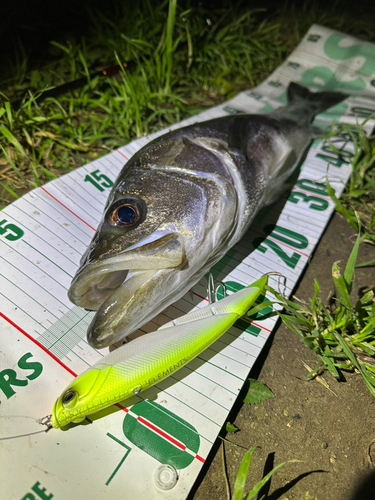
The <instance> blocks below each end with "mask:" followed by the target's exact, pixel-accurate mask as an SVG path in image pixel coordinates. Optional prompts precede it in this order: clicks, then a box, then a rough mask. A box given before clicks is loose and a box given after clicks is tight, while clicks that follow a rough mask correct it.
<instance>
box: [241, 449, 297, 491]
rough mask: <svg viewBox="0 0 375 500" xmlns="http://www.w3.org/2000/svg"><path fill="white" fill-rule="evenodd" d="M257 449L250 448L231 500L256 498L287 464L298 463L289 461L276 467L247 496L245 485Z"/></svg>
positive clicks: (242, 464)
mask: <svg viewBox="0 0 375 500" xmlns="http://www.w3.org/2000/svg"><path fill="white" fill-rule="evenodd" d="M256 449H257V447H256V446H254V447H253V448H250V449H249V450H248V451H247V452H246V453H245V455H244V457H243V459H242V461H241V464H240V467H239V469H238V473H237V476H236V480H235V483H234V490H233V495H232V497H231V500H242V499H244V500H251V498H255V497H256V496H257V495H258V494H259V493H260V491H261V490H262V488H263V486H264V485H265V484H267V483H268V481H269V480H270V479H271V477H272V476H273V475H274V474H275V472H277V471H278V470H279V469H280V468H281V467H283V466H284V465H285V464H287V463H293V462H298V460H288V461H287V462H283V463H281V464H278V465H276V467H274V468H273V469H272V470H271V471H270V472H269V473H268V474H266V475H265V476H264V477H263V478H262V479H261V480H260V481H258V482H257V483H256V484H255V485H254V486H253V487H252V488H251V490H250V491H249V492H248V493H247V494H245V483H246V478H247V475H248V472H249V467H250V463H251V459H252V455H253V453H254V451H255V450H256ZM264 498H265V495H263V496H262V497H261V498H260V499H259V500H262V499H264Z"/></svg>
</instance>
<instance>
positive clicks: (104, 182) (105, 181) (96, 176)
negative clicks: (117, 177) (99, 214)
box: [85, 170, 113, 192]
mask: <svg viewBox="0 0 375 500" xmlns="http://www.w3.org/2000/svg"><path fill="white" fill-rule="evenodd" d="M97 181H98V182H97ZM85 182H91V184H92V185H93V186H95V187H96V189H99V191H101V192H103V191H104V188H110V187H112V186H113V182H112V181H111V179H109V178H108V177H107V176H106V175H104V174H101V173H100V170H95V171H94V172H91V174H88V175H86V177H85Z"/></svg>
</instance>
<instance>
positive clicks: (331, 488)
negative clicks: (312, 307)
mask: <svg viewBox="0 0 375 500" xmlns="http://www.w3.org/2000/svg"><path fill="white" fill-rule="evenodd" d="M354 241H355V235H354V230H353V229H352V228H350V227H349V225H348V224H347V223H346V221H345V220H344V219H343V218H342V217H341V216H339V215H337V214H336V215H335V216H334V217H333V219H332V220H331V222H330V224H329V226H328V228H327V230H326V231H325V233H324V235H323V238H322V239H321V241H320V243H319V245H318V247H317V249H316V251H315V254H314V257H313V259H312V262H311V264H312V268H313V269H314V272H315V273H316V276H317V278H318V280H319V283H320V285H321V288H322V294H323V295H322V296H323V298H324V299H325V298H326V297H327V296H328V293H329V291H330V290H331V289H333V282H332V277H331V268H332V264H333V262H335V261H337V260H342V261H343V263H342V267H344V263H346V260H347V258H348V256H349V254H350V252H351V249H352V247H353V243H354ZM374 258H375V248H374V247H371V246H369V245H361V247H360V252H359V259H358V262H366V261H369V260H371V259H374ZM355 285H356V288H357V289H358V287H359V286H365V285H367V286H368V285H375V271H374V268H366V269H357V270H356V282H355ZM295 295H296V296H297V297H298V298H299V299H302V300H307V299H308V298H309V297H312V295H313V277H312V273H311V272H310V271H309V269H307V270H306V271H305V273H304V275H303V278H302V280H301V281H300V283H299V286H298V288H297V290H296V291H295ZM314 359H318V357H317V356H316V355H315V353H314V352H312V351H310V350H309V349H308V348H307V347H306V346H305V345H304V344H303V343H302V342H301V340H300V338H299V337H298V336H297V335H296V334H295V333H293V332H291V331H290V330H288V329H287V328H286V327H285V326H284V325H281V324H280V325H279V327H278V328H277V330H276V333H275V334H274V335H273V336H272V337H271V338H270V340H269V342H268V344H267V345H266V346H265V348H264V350H263V352H262V356H261V359H259V360H258V361H257V364H256V366H255V367H254V369H253V370H252V371H251V373H250V377H251V378H257V379H258V380H260V381H261V382H263V383H264V384H266V385H267V386H268V387H269V388H270V389H271V390H272V391H273V393H274V394H275V397H274V398H273V399H270V400H268V401H264V402H262V403H260V404H259V405H247V404H244V405H241V401H242V399H243V395H242V396H240V398H239V399H238V401H237V405H236V407H235V408H234V409H233V411H232V413H231V414H230V415H229V418H228V421H229V422H231V423H234V424H235V425H236V426H237V427H238V428H239V431H238V432H236V433H235V434H225V433H222V436H223V437H226V439H228V440H229V441H231V442H233V443H235V444H236V445H239V446H235V445H234V444H233V445H231V444H229V443H227V442H226V443H225V445H224V446H225V457H226V460H225V461H226V467H227V473H228V477H229V482H230V489H231V493H233V485H234V480H235V477H236V473H237V471H238V468H239V465H240V463H241V460H242V458H243V455H244V453H245V452H246V451H247V450H248V449H249V448H250V447H252V446H260V447H261V449H259V450H256V451H255V453H254V454H253V460H252V464H251V466H250V473H249V475H248V478H247V483H246V484H247V488H246V493H247V492H248V491H250V489H251V487H252V486H253V485H254V484H255V483H257V482H258V481H259V480H260V479H261V478H262V477H263V475H264V474H265V473H267V472H269V471H270V470H271V469H272V467H273V466H275V465H277V464H279V463H281V462H285V461H286V460H291V459H298V460H300V461H301V462H299V463H292V464H287V465H285V466H284V467H282V468H281V469H280V470H279V471H278V472H277V473H276V474H275V475H274V476H273V477H272V479H271V483H270V484H269V486H268V487H266V489H264V490H262V492H261V493H262V494H266V496H265V499H267V500H277V499H280V500H354V499H355V500H367V499H375V472H374V471H373V470H371V469H370V466H369V463H368V460H367V453H368V447H369V444H370V442H371V441H372V440H373V439H374V438H375V421H374V414H375V399H374V398H373V397H372V396H371V395H370V393H369V391H368V390H367V388H366V386H365V384H364V382H363V380H362V378H361V376H360V375H358V374H351V373H349V374H345V381H344V382H340V383H339V382H336V381H335V380H334V379H333V378H332V377H331V376H330V375H329V373H327V372H326V373H324V374H323V378H324V379H325V380H326V381H327V382H328V384H329V387H330V389H332V391H334V393H335V395H334V394H333V393H332V392H330V391H329V390H328V389H327V388H325V387H324V386H323V385H321V384H320V383H319V382H318V381H316V380H314V381H307V380H306V375H307V373H308V372H307V370H306V368H305V367H304V366H303V363H302V361H304V362H305V363H307V364H308V365H310V366H314V365H313V364H312V362H311V360H314ZM262 494H260V495H259V496H258V498H257V500H260V498H261V497H262ZM227 498H228V497H227V492H226V486H225V480H224V474H223V459H222V441H220V440H217V446H216V449H214V450H213V451H212V454H211V456H210V459H209V460H208V467H207V466H206V467H205V469H204V470H203V471H202V474H201V476H200V478H199V480H198V481H197V483H196V485H195V489H194V490H193V491H192V492H191V494H190V496H189V500H193V499H194V500H207V499H215V500H227Z"/></svg>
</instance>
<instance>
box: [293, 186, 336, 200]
mask: <svg viewBox="0 0 375 500" xmlns="http://www.w3.org/2000/svg"><path fill="white" fill-rule="evenodd" d="M293 191H298V192H299V193H303V194H308V195H309V196H315V197H316V198H321V199H322V200H325V199H327V200H330V199H331V197H330V196H329V195H328V194H318V193H312V192H311V191H307V189H302V188H300V187H299V186H294V187H293Z"/></svg>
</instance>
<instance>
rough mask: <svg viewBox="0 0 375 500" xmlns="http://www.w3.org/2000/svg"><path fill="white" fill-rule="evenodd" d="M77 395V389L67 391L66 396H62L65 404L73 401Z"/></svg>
mask: <svg viewBox="0 0 375 500" xmlns="http://www.w3.org/2000/svg"><path fill="white" fill-rule="evenodd" d="M76 396H77V393H76V392H75V391H66V393H65V394H64V397H63V398H62V403H63V406H65V405H68V404H69V403H71V402H72V401H73V399H75V397H76Z"/></svg>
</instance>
